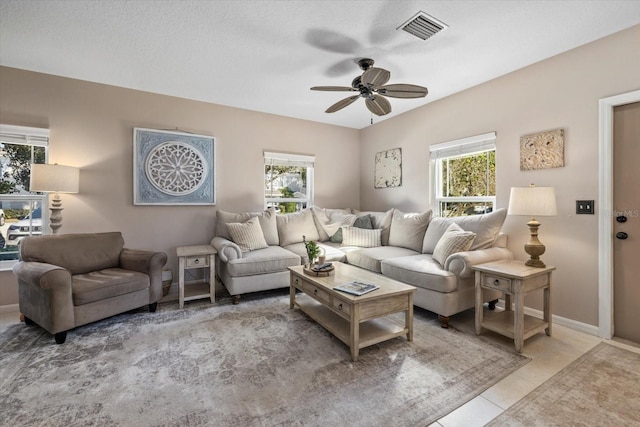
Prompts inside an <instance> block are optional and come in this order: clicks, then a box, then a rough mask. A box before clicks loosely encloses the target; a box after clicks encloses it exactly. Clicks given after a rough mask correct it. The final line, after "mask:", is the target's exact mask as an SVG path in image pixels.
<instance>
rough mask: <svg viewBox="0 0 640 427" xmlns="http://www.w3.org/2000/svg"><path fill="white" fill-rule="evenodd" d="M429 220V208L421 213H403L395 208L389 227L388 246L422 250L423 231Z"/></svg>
mask: <svg viewBox="0 0 640 427" xmlns="http://www.w3.org/2000/svg"><path fill="white" fill-rule="evenodd" d="M429 221H431V210H428V211H426V212H423V213H420V214H419V213H404V212H402V211H399V210H398V209H395V210H394V211H393V216H392V217H391V227H390V229H389V246H398V247H401V248H407V249H413V250H414V251H417V252H420V251H422V243H423V241H424V233H425V231H426V230H427V226H428V225H429Z"/></svg>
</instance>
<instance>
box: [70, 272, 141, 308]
mask: <svg viewBox="0 0 640 427" xmlns="http://www.w3.org/2000/svg"><path fill="white" fill-rule="evenodd" d="M147 288H149V276H148V275H146V274H144V273H139V272H137V271H130V270H123V269H121V268H107V269H106V270H100V271H92V272H91V273H86V274H77V275H75V276H72V278H71V289H72V294H73V305H84V304H89V303H92V302H96V301H102V300H106V299H108V298H112V297H115V296H118V295H124V294H128V293H130V292H135V291H140V290H144V289H147Z"/></svg>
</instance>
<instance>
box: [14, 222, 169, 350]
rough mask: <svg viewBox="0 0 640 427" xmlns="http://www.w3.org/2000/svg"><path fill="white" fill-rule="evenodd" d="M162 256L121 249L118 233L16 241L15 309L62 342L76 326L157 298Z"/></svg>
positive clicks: (151, 303) (154, 305) (164, 258)
mask: <svg viewBox="0 0 640 427" xmlns="http://www.w3.org/2000/svg"><path fill="white" fill-rule="evenodd" d="M166 262H167V255H166V254H165V253H164V252H151V251H141V250H133V249H126V248H124V239H123V238H122V234H121V233H119V232H111V233H95V234H66V235H59V236H32V237H26V238H24V239H23V240H22V242H21V243H20V262H18V263H17V264H16V265H15V266H14V267H13V272H14V273H15V275H16V276H17V278H18V298H19V306H20V311H21V312H22V314H23V315H24V317H25V323H26V324H27V325H33V324H38V325H40V326H41V327H42V328H44V329H45V330H47V331H48V332H50V333H51V334H53V335H54V337H55V340H56V342H57V343H58V344H62V343H63V342H64V341H65V339H66V337H67V331H68V330H70V329H73V328H75V327H77V326H81V325H85V324H87V323H91V322H95V321H96V320H101V319H105V318H107V317H110V316H113V315H116V314H119V313H123V312H125V311H129V310H133V309H136V308H139V307H143V306H145V305H148V306H149V310H150V311H151V312H154V311H155V310H156V308H157V305H158V301H159V300H160V299H161V298H162V268H163V266H164V265H165V263H166Z"/></svg>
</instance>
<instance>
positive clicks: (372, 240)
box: [342, 227, 382, 248]
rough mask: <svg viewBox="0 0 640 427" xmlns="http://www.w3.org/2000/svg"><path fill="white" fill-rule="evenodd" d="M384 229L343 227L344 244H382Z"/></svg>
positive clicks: (366, 246)
mask: <svg viewBox="0 0 640 427" xmlns="http://www.w3.org/2000/svg"><path fill="white" fill-rule="evenodd" d="M381 234H382V230H381V229H379V228H375V229H366V228H358V227H342V246H360V247H362V248H373V247H376V246H380V236H381Z"/></svg>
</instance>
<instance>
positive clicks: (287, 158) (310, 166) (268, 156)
mask: <svg viewBox="0 0 640 427" xmlns="http://www.w3.org/2000/svg"><path fill="white" fill-rule="evenodd" d="M269 161H274V162H276V164H277V165H279V166H299V167H306V168H307V197H306V198H305V199H293V198H284V197H269V198H267V197H266V195H265V197H264V208H265V209H266V208H267V204H268V203H269V202H272V203H273V202H275V203H287V202H293V203H304V202H306V203H307V208H310V207H312V206H313V198H314V178H313V176H314V173H313V170H314V167H315V162H316V157H315V156H310V155H305V154H291V153H276V152H271V151H265V152H264V165H263V168H264V166H266V165H267V163H268V162H269Z"/></svg>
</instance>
